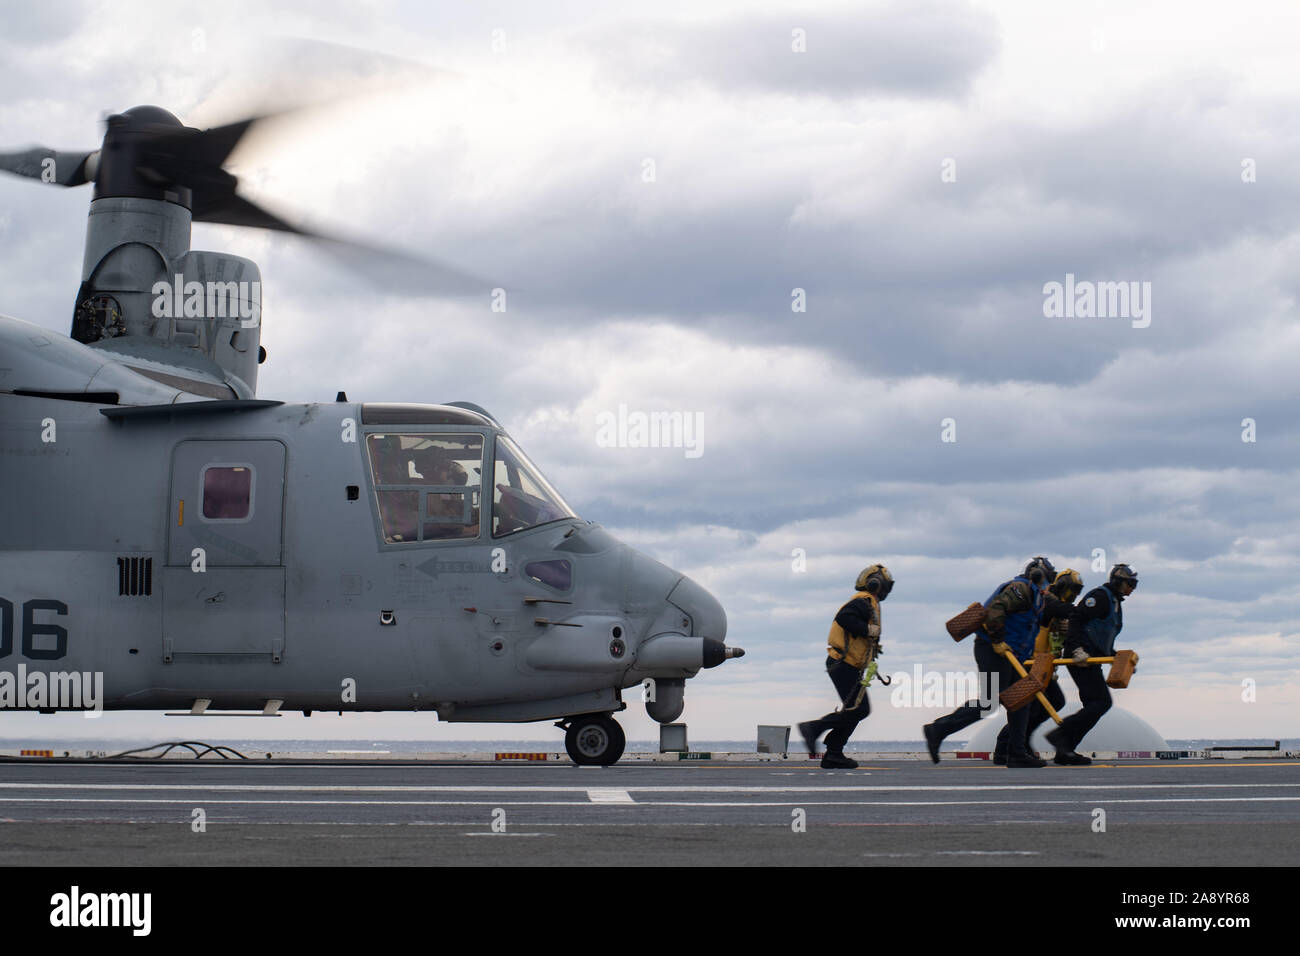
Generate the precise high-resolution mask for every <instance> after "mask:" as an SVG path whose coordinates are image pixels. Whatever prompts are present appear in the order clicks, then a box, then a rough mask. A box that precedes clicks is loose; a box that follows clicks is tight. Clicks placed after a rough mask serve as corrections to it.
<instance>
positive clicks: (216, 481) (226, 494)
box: [203, 465, 253, 521]
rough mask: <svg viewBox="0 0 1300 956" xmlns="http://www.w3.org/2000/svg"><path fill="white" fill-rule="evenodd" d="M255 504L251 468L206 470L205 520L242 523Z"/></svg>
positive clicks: (204, 478) (225, 466)
mask: <svg viewBox="0 0 1300 956" xmlns="http://www.w3.org/2000/svg"><path fill="white" fill-rule="evenodd" d="M252 503H253V469H252V468H250V467H248V466H247V465H209V466H208V467H207V468H204V469H203V517H204V518H206V519H207V520H209V521H240V520H242V519H244V518H247V517H248V514H249V512H250V511H251V510H252Z"/></svg>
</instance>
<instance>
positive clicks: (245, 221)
mask: <svg viewBox="0 0 1300 956" xmlns="http://www.w3.org/2000/svg"><path fill="white" fill-rule="evenodd" d="M193 214H194V221H195V222H215V223H222V224H223V225H227V226H249V227H251V228H254V229H275V230H278V231H279V232H292V233H296V234H297V235H311V233H309V232H308V231H307V230H305V229H301V228H299V227H298V226H295V225H294V224H293V223H291V222H286V221H285V220H283V219H281V218H280V217H279V216H277V215H275V214H274V213H270V212H267V211H266V210H265V209H263V208H262V207H261V206H259V205H257V204H256V203H253V202H250V201H249V200H247V199H245V198H244V197H243V196H240V195H237V194H233V193H232V194H231V195H229V196H220V197H218V196H203V197H199V196H195V197H194V208H193Z"/></svg>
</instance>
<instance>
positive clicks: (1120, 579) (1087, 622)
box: [1047, 564, 1138, 764]
mask: <svg viewBox="0 0 1300 956" xmlns="http://www.w3.org/2000/svg"><path fill="white" fill-rule="evenodd" d="M1137 583H1138V576H1137V572H1135V571H1134V570H1133V569H1132V568H1130V567H1129V566H1128V565H1127V564H1117V565H1115V567H1113V568H1111V571H1110V579H1109V580H1108V581H1107V582H1106V583H1105V584H1103V585H1102V586H1101V587H1099V588H1094V589H1093V590H1091V591H1089V592H1088V593H1087V595H1085V596H1084V599H1083V600H1082V601H1080V602H1079V604H1078V605H1077V606H1076V607H1075V609H1074V611H1073V612H1071V614H1070V626H1069V629H1068V630H1067V631H1066V638H1065V656H1066V657H1073V658H1074V659H1075V661H1077V662H1078V663H1075V664H1071V665H1069V667H1068V668H1067V669H1068V670H1069V672H1070V676H1071V677H1072V678H1074V684H1075V686H1076V687H1078V688H1079V702H1080V703H1081V704H1083V709H1082V710H1079V711H1077V712H1076V713H1073V714H1071V715H1070V716H1069V717H1066V718H1065V720H1063V721H1062V722H1061V726H1059V727H1057V728H1056V729H1055V730H1053V731H1052V732H1051V733H1049V734H1048V735H1047V742H1048V743H1049V744H1051V745H1052V746H1053V747H1055V748H1056V753H1057V757H1058V758H1059V757H1062V756H1064V757H1065V758H1066V759H1064V760H1060V759H1058V760H1057V763H1066V762H1069V763H1085V764H1086V763H1091V762H1092V761H1091V760H1089V759H1088V758H1087V757H1084V756H1083V755H1082V754H1078V753H1075V748H1076V747H1078V746H1079V743H1080V742H1081V741H1082V740H1083V738H1084V737H1086V736H1087V735H1088V731H1090V730H1092V728H1093V727H1095V726H1096V725H1097V721H1099V720H1101V718H1102V715H1103V714H1105V713H1106V711H1108V710H1110V688H1108V687H1107V686H1106V677H1105V675H1104V674H1102V672H1101V666H1100V665H1099V664H1085V663H1083V661H1086V660H1087V659H1088V658H1089V657H1110V656H1111V655H1112V654H1114V653H1115V637H1116V635H1118V634H1119V632H1120V631H1122V630H1123V629H1124V609H1123V607H1122V605H1123V603H1124V599H1125V598H1126V597H1128V596H1129V595H1130V594H1132V593H1133V590H1134V588H1136V587H1137ZM1076 758H1077V759H1076Z"/></svg>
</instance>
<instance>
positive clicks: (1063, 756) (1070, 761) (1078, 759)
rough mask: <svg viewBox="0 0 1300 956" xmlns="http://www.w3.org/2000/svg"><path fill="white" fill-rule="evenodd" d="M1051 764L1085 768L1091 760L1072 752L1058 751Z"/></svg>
mask: <svg viewBox="0 0 1300 956" xmlns="http://www.w3.org/2000/svg"><path fill="white" fill-rule="evenodd" d="M1052 763H1058V764H1060V765H1061V766H1062V767H1086V766H1088V765H1089V764H1090V763H1092V760H1091V759H1089V758H1088V757H1085V756H1084V755H1083V754H1081V753H1076V752H1075V751H1073V750H1058V751H1057V752H1056V757H1055V758H1053V760H1052Z"/></svg>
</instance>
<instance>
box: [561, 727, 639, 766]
mask: <svg viewBox="0 0 1300 956" xmlns="http://www.w3.org/2000/svg"><path fill="white" fill-rule="evenodd" d="M626 745H627V737H626V736H624V734H623V728H622V727H620V726H619V725H618V721H617V720H615V719H614V718H613V717H611V716H610V715H609V714H583V715H582V716H581V717H574V718H573V721H572V723H570V724H569V726H568V727H567V728H565V731H564V749H565V750H567V751H568V752H569V757H570V758H571V759H572V760H573V762H574V763H576V764H578V765H579V766H583V767H595V766H599V767H608V766H609V765H610V764H612V763H616V762H617V761H618V758H619V757H621V756H623V748H624V747H625V746H626Z"/></svg>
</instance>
